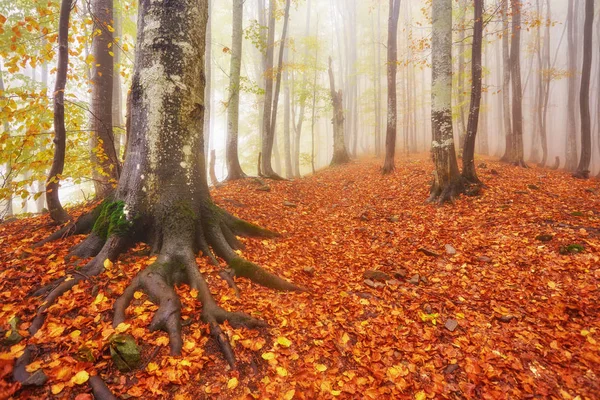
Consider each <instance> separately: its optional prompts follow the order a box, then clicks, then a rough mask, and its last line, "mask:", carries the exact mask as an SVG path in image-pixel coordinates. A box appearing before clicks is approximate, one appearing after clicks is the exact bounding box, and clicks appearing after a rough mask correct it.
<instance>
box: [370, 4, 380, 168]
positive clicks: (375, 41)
mask: <svg viewBox="0 0 600 400" xmlns="http://www.w3.org/2000/svg"><path fill="white" fill-rule="evenodd" d="M380 8H381V5H380V3H379V2H378V3H377V10H378V13H377V14H375V13H374V12H373V13H372V15H371V39H372V40H373V115H374V118H375V121H374V122H375V123H374V125H375V126H374V128H375V135H374V138H373V140H374V142H375V156H377V157H380V156H381V127H380V126H379V122H380V117H379V112H380V110H379V107H380V104H379V100H380V96H381V93H380V89H381V88H380V85H379V78H378V75H379V74H380V71H379V60H378V59H377V54H378V48H379V46H380V44H379V36H378V35H379V31H377V35H376V34H375V21H374V19H375V15H377V16H379V9H380Z"/></svg>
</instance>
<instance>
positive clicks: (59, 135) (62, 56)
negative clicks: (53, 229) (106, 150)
mask: <svg viewBox="0 0 600 400" xmlns="http://www.w3.org/2000/svg"><path fill="white" fill-rule="evenodd" d="M72 6H73V3H72V1H71V0H62V1H61V4H60V16H59V20H58V61H57V63H56V81H55V83H54V157H53V159H52V166H51V167H50V172H49V173H48V180H47V181H46V201H47V202H48V211H49V212H50V217H51V218H52V219H53V220H54V221H55V222H57V223H63V222H65V221H67V220H68V219H69V214H67V212H66V211H65V209H64V208H63V207H62V204H61V203H60V199H59V197H58V188H59V186H60V175H61V174H62V173H63V169H64V167H65V153H66V143H67V141H66V140H67V132H66V128H65V86H66V83H67V70H68V69H69V18H70V16H71V7H72Z"/></svg>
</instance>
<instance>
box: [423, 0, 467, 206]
mask: <svg viewBox="0 0 600 400" xmlns="http://www.w3.org/2000/svg"><path fill="white" fill-rule="evenodd" d="M432 8H433V12H432V20H433V25H432V26H433V32H432V47H431V57H432V63H431V76H432V78H431V124H432V143H431V153H432V157H433V163H434V165H435V170H434V172H433V184H432V186H431V194H430V196H429V200H428V201H429V202H437V203H445V202H447V201H451V200H452V199H453V198H455V197H456V196H458V195H459V194H460V193H461V192H462V191H463V188H464V184H463V179H462V177H461V175H460V172H459V170H458V162H457V160H456V151H455V148H454V139H453V133H452V0H433V2H432Z"/></svg>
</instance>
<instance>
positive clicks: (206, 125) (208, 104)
mask: <svg viewBox="0 0 600 400" xmlns="http://www.w3.org/2000/svg"><path fill="white" fill-rule="evenodd" d="M213 1H214V0H208V22H207V24H206V45H205V48H206V51H205V56H204V76H205V86H204V98H205V99H206V101H205V104H204V121H202V129H203V132H204V148H203V151H204V159H205V160H206V159H207V158H208V153H209V151H208V150H209V148H210V139H211V137H210V131H211V129H210V127H211V124H212V121H211V111H212V103H213V101H212V100H213V91H212V20H213V19H212V13H213V12H212V11H213ZM213 184H214V185H216V184H217V182H213Z"/></svg>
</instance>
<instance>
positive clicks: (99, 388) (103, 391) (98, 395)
mask: <svg viewBox="0 0 600 400" xmlns="http://www.w3.org/2000/svg"><path fill="white" fill-rule="evenodd" d="M88 383H89V384H90V387H91V388H92V393H93V394H94V399H97V400H117V397H116V396H115V395H114V394H113V393H112V392H111V391H110V389H109V388H108V386H106V383H104V381H103V380H102V378H100V377H99V376H97V375H95V376H91V377H90V380H89V381H88Z"/></svg>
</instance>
